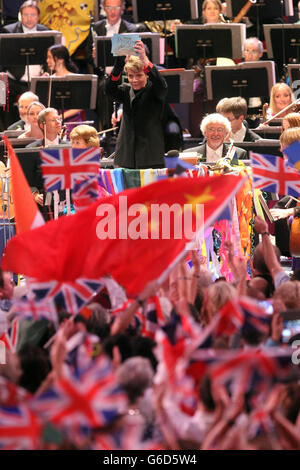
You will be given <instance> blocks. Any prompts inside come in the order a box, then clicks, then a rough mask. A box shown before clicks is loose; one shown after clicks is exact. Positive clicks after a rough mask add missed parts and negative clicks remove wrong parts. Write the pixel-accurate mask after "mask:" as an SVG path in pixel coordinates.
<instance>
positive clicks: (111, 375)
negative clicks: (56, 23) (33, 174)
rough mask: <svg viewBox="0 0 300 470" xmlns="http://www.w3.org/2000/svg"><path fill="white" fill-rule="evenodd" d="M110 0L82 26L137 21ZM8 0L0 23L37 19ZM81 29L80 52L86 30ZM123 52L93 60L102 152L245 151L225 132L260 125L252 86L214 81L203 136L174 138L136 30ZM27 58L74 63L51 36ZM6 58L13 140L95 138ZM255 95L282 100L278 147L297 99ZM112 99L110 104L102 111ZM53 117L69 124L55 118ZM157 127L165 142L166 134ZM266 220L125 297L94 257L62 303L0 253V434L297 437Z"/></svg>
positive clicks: (12, 443)
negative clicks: (218, 268) (246, 244)
mask: <svg viewBox="0 0 300 470" xmlns="http://www.w3.org/2000/svg"><path fill="white" fill-rule="evenodd" d="M295 4H296V2H295ZM124 7H125V5H124V2H123V1H122V0H103V3H102V8H103V13H104V14H105V15H106V17H105V18H104V19H101V20H100V21H98V22H96V23H95V25H94V31H95V32H96V33H97V35H102V36H105V35H106V36H109V37H111V36H112V35H113V34H115V33H125V32H142V31H146V30H147V27H148V28H149V22H145V23H144V24H138V25H135V24H133V23H130V22H129V21H127V20H124V19H122V13H123V10H124ZM201 10H202V22H203V23H204V24H207V23H212V24H213V23H219V22H224V21H227V20H226V18H227V17H226V4H225V2H221V1H220V0H204V1H203V2H202V3H201ZM20 15H21V20H20V21H18V23H17V24H12V25H8V26H4V28H3V31H4V32H5V33H8V34H9V33H13V32H24V33H26V32H28V31H44V30H47V28H46V27H45V26H43V25H40V24H39V7H38V3H37V2H35V1H34V0H26V1H25V2H24V3H23V4H22V5H21V7H20ZM250 19H251V18H250ZM275 20H276V21H277V20H278V21H281V19H280V18H279V19H278V18H277V19H274V21H275ZM245 21H250V20H249V18H248V19H247V20H245ZM282 21H283V19H282ZM178 23H180V19H178V20H177V21H176V22H174V23H172V24H171V25H170V28H175V27H176V24H178ZM147 25H148V26H147ZM260 39H263V38H262V37H260ZM260 39H259V38H257V37H253V36H251V37H248V39H247V40H246V41H245V43H244V44H243V57H244V59H245V61H246V62H251V61H258V60H260V59H261V58H262V56H263V48H264V45H263V42H262V41H261V40H260ZM87 45H88V46H87V47H89V48H90V49H89V50H90V54H91V56H92V55H94V56H95V51H93V44H92V35H91V37H89V39H88V41H87ZM134 52H135V55H130V56H126V57H123V56H122V57H117V58H116V60H115V63H114V66H113V67H112V68H110V69H109V68H108V67H107V68H106V70H104V69H101V70H97V73H98V75H99V86H98V98H97V108H96V114H97V116H98V118H99V129H101V130H105V129H108V128H110V127H111V126H112V125H116V124H118V123H119V122H120V130H119V134H118V137H117V141H116V146H115V153H114V164H115V167H117V168H118V167H119V168H125V169H129V170H146V169H159V168H164V165H165V161H164V154H165V152H166V151H168V150H170V149H173V150H178V151H179V150H182V151H183V156H184V155H185V154H186V155H187V153H190V152H193V153H196V154H197V156H198V159H199V158H200V161H201V162H202V164H206V163H207V164H208V168H211V169H216V167H217V169H219V171H220V172H221V173H223V171H224V173H227V172H231V171H235V170H236V171H237V172H238V170H237V169H238V168H239V162H240V161H245V160H246V159H247V152H246V150H244V149H243V148H240V147H239V145H238V144H239V143H240V144H241V143H243V142H248V143H249V142H250V143H253V144H255V143H256V142H258V141H259V140H260V139H261V136H260V133H259V131H260V129H258V130H257V133H256V132H255V129H252V128H251V119H247V118H248V116H249V110H250V109H255V108H257V107H262V106H263V104H264V101H265V97H252V98H249V99H248V101H247V100H246V99H244V98H243V97H241V96H235V97H223V98H222V99H221V100H219V101H218V102H217V103H215V109H213V111H214V112H211V113H209V114H207V115H206V116H201V118H200V119H199V122H198V123H197V125H198V126H199V127H200V130H201V135H202V136H203V141H202V142H201V143H200V144H199V145H197V146H196V147H191V148H185V149H184V146H183V140H182V126H181V123H180V120H179V119H178V116H176V115H175V114H172V110H171V111H170V110H169V108H168V106H169V105H168V104H167V103H166V95H167V90H168V87H167V84H166V81H165V79H164V78H163V76H162V75H161V74H160V73H159V67H158V66H157V65H156V64H153V63H152V62H151V61H150V59H149V51H148V50H147V48H146V47H145V44H144V43H143V42H142V41H140V40H138V41H137V42H136V43H135V46H134ZM32 67H35V68H34V69H32ZM37 67H38V69H37ZM30 68H31V70H30V76H33V75H43V76H51V77H66V76H68V75H70V74H77V73H78V71H79V70H78V68H77V66H76V65H75V64H74V63H73V61H72V57H70V54H69V51H68V49H67V47H65V46H64V45H54V46H51V47H50V48H49V49H48V50H47V51H45V65H44V68H42V66H41V67H40V66H30ZM8 73H9V75H8V76H9V78H8V87H9V90H10V93H9V105H10V107H9V110H10V111H9V112H8V110H3V111H2V122H3V126H4V127H5V129H6V128H7V129H8V130H10V131H20V134H19V135H18V140H22V139H32V142H31V143H29V144H28V145H27V148H45V147H60V146H67V147H70V146H71V147H72V148H74V149H87V148H99V149H100V139H99V135H98V128H97V125H96V124H95V126H90V125H87V124H86V123H85V122H84V121H85V117H84V110H82V109H68V110H64V113H63V115H62V113H61V111H62V110H57V109H55V108H53V107H50V106H45V105H44V104H42V103H41V102H40V100H39V97H38V96H37V95H36V94H34V93H32V92H31V91H28V90H27V85H28V83H26V80H27V78H28V75H27V73H25V67H16V68H14V69H10V70H9V71H8ZM124 75H125V76H126V78H127V81H128V83H127V82H126V83H124V80H123V78H124ZM195 83H196V81H195ZM198 85H199V83H198ZM220 86H221V85H220ZM268 101H269V104H268V106H266V107H265V114H266V119H270V118H271V117H273V116H275V115H277V114H278V113H280V112H281V111H282V113H281V115H280V117H281V118H282V133H281V136H280V145H281V152H282V154H283V158H286V156H285V150H286V149H287V147H288V146H290V145H291V144H293V143H295V142H300V117H299V114H298V113H295V112H291V109H290V108H288V109H286V108H287V107H288V106H289V105H290V104H291V103H292V102H293V101H294V98H293V93H292V89H291V87H290V86H289V85H288V84H287V83H285V82H282V81H281V82H278V83H276V84H275V85H274V86H273V87H272V90H271V92H270V97H269V100H268ZM113 102H117V103H118V105H119V110H115V111H113ZM16 103H17V109H18V113H19V116H17V115H16V114H15V112H14V111H15V110H14V104H16ZM68 121H70V122H72V123H74V121H75V122H76V124H75V125H73V124H72V125H71V126H69V127H68ZM81 122H82V124H80V123H81ZM78 124H79V125H78ZM64 125H67V132H66V136H64V135H63V132H62V131H63V127H64ZM170 136H171V137H170ZM174 136H175V137H174ZM168 138H169V139H170V142H172V144H174V142H176V145H175V147H168V146H167V145H166V141H167V139H168ZM266 145H267V144H266ZM187 147H188V146H187ZM262 148H263V147H262ZM262 153H263V152H262ZM177 155H178V152H177ZM224 162H226V165H225V166H226V168H225V167H224ZM1 163H2V162H1ZM2 165H3V164H2ZM3 166H4V165H3ZM224 168H225V170H224ZM0 169H1V171H2V170H3V171H5V170H4V169H2V166H1V167H0ZM94 176H95V178H97V175H94ZM174 179H175V178H174ZM77 189H78V188H77ZM81 189H82V188H81V187H80V188H79V190H81ZM32 194H33V198H34V200H35V201H36V203H37V204H38V205H39V206H43V205H45V203H46V202H45V200H46V198H45V194H44V191H43V190H42V188H38V189H37V188H32ZM74 195H75V211H78V212H79V211H80V210H81V209H82V207H81V206H80V205H78V206H76V191H74ZM106 195H107V194H106ZM106 195H105V196H106ZM108 196H109V195H108ZM287 196H288V195H286V194H281V195H280V197H285V198H287ZM97 197H98V202H99V204H101V202H102V200H104V201H105V197H104V195H103V193H100V191H99V193H98V196H97ZM224 197H225V195H224ZM102 198H103V199H102ZM91 200H92V199H91ZM282 201H283V199H282V200H281V201H279V202H278V203H277V207H276V206H275V207H274V208H272V209H271V214H272V216H273V218H274V220H275V221H276V222H275V223H277V221H282V220H284V221H285V222H284V224H285V227H284V230H286V231H287V232H288V230H289V225H288V223H286V221H287V220H288V218H290V217H294V218H298V217H300V209H299V207H297V206H296V207H291V204H289V205H288V207H286V206H287V204H286V200H285V199H284V202H282ZM281 202H282V203H281ZM85 203H86V204H89V203H87V202H86V201H85ZM292 206H295V203H294V202H293V203H292ZM239 215H240V216H241V214H239ZM44 217H45V219H46V220H47V219H48V218H49V217H47V216H46V215H45V214H44ZM69 217H72V215H71V216H69ZM3 221H4V219H3ZM54 223H55V221H54V222H51V224H54ZM46 225H47V223H46ZM280 230H281V229H280ZM270 232H271V228H270V225H269V224H268V223H267V222H266V221H265V220H264V219H263V218H262V217H260V216H259V215H256V216H253V235H254V236H253V239H254V245H255V246H254V247H253V250H252V253H251V259H250V260H249V259H247V258H246V257H244V256H242V255H241V253H240V252H241V250H240V249H239V247H238V246H235V244H234V242H233V241H231V240H229V238H228V237H227V238H226V240H225V241H224V240H223V241H222V243H223V245H222V246H224V250H223V252H222V256H221V254H220V243H218V240H217V237H218V235H217V233H214V235H213V238H214V243H215V244H214V247H213V251H214V253H215V256H217V257H219V258H221V257H223V258H224V259H223V262H224V263H226V266H227V267H228V271H227V272H226V275H224V276H222V275H221V274H220V275H218V276H216V275H215V272H213V271H212V269H211V259H209V253H208V252H206V254H205V253H204V252H203V249H201V248H200V247H199V246H197V249H196V248H195V249H194V250H191V251H187V252H186V253H185V256H184V257H182V258H181V260H180V261H178V262H177V264H176V265H175V266H173V267H172V269H170V272H169V273H168V275H167V277H166V279H164V280H163V281H162V280H161V278H160V280H159V281H158V280H152V281H150V282H149V283H147V284H146V286H144V288H143V289H142V290H141V292H139V294H138V295H137V296H135V297H133V296H129V295H127V293H126V292H125V290H124V289H123V287H122V286H121V285H119V284H118V283H117V282H116V281H115V280H114V279H113V278H112V277H111V275H110V273H107V275H106V276H105V277H104V278H103V279H101V283H102V287H101V289H100V290H99V291H98V293H97V294H93V295H91V298H90V300H89V301H88V303H87V304H86V305H85V306H84V307H83V308H80V309H78V312H77V314H76V315H72V314H71V312H69V311H67V309H65V308H63V307H62V304H60V303H59V301H58V300H57V299H56V304H55V308H54V310H53V308H52V306H51V307H50V305H49V304H47V299H46V302H42V303H40V304H39V303H37V302H36V298H33V297H32V295H33V291H34V289H33V290H32V287H31V284H30V283H31V282H33V281H32V280H30V279H27V280H26V282H25V279H24V278H23V277H22V280H21V282H20V276H19V283H18V285H16V282H15V277H16V274H22V273H11V272H8V271H4V270H1V269H0V449H30V450H40V449H43V450H65V449H67V450H83V449H91V450H153V449H157V450H187V449H193V450H194V449H195V450H200V449H201V450H299V449H300V414H299V412H300V382H299V380H300V375H299V368H298V363H299V360H298V358H297V349H295V345H297V344H298V342H299V334H300V313H299V312H300V274H299V273H300V271H299V270H298V269H297V268H298V267H299V268H300V266H298V261H299V258H295V259H294V260H293V265H292V275H291V276H290V275H289V274H288V273H287V272H286V270H285V269H284V268H283V267H282V264H281V261H282V253H281V252H280V249H281V251H282V252H288V251H289V249H288V247H287V246H282V245H281V246H280V241H279V238H280V237H278V240H277V241H278V243H277V244H278V245H279V246H280V249H279V248H278V247H277V246H275V245H274V244H273V243H272V236H271V233H270ZM74 235H75V234H74ZM249 237H250V230H249ZM52 243H53V246H54V245H55V240H52V241H51V246H50V245H49V256H51V253H52ZM82 243H83V244H84V243H85V241H84V240H82ZM284 243H286V242H284ZM282 248H283V249H282ZM37 249H38V247H37ZM53 252H54V251H53ZM288 255H289V256H290V254H289V253H288ZM4 256H5V255H4ZM153 261H154V262H159V260H158V261H157V260H153ZM137 263H141V264H143V260H142V259H140V260H137ZM61 274H62V277H63V276H64V274H66V273H61ZM46 280H47V281H49V282H51V281H53V280H52V279H43V281H46ZM90 281H91V280H90ZM92 281H93V282H94V281H95V279H93V280H92ZM59 282H60V283H62V284H63V283H64V279H62V278H61V279H60V280H59ZM74 284H75V283H74ZM50 287H51V286H50ZM75 287H76V286H75ZM43 288H44V289H45V286H44V284H43ZM47 288H49V286H47ZM51 288H52V287H51ZM83 288H84V287H83V285H81V286H80V289H82V290H83ZM75 297H76V296H75ZM25 305H26V308H27V310H26V309H25ZM28 309H29V310H28ZM3 345H4V348H5V355H4V356H5V360H3V349H1V347H2V346H3ZM13 409H14V410H15V411H14V414H12V410H13ZM16 410H17V411H16ZM28 416H30V420H31V421H30V423H31V424H29V418H28V424H27V426H25V427H24V432H23V434H21V432H20V433H18V434H16V435H14V433H13V432H12V428H13V427H14V426H16V421H14V420H15V419H17V418H20V419H21V418H24V417H28ZM1 428H2V429H1ZM22 429H23V428H22ZM5 430H7V432H5ZM26 430H27V431H26Z"/></svg>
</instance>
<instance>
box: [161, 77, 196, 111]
mask: <svg viewBox="0 0 300 470" xmlns="http://www.w3.org/2000/svg"><path fill="white" fill-rule="evenodd" d="M159 72H160V73H161V74H162V76H163V77H164V79H165V80H166V82H167V84H168V94H167V102H168V103H192V102H193V101H194V90H193V85H194V77H195V73H194V71H193V70H176V69H174V70H160V71H159Z"/></svg>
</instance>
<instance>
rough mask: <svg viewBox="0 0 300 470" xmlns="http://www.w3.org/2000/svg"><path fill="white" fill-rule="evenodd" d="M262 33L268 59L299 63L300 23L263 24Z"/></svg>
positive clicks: (283, 63)
mask: <svg viewBox="0 0 300 470" xmlns="http://www.w3.org/2000/svg"><path fill="white" fill-rule="evenodd" d="M264 35H265V39H266V46H267V53H268V58H269V59H274V60H276V62H278V63H279V64H280V65H281V66H282V65H287V64H288V63H291V62H296V63H300V24H267V25H265V24H264Z"/></svg>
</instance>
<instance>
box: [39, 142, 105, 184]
mask: <svg viewBox="0 0 300 470" xmlns="http://www.w3.org/2000/svg"><path fill="white" fill-rule="evenodd" d="M40 158H41V166H42V172H43V177H44V188H45V191H55V190H61V189H69V188H70V189H72V188H74V186H75V180H78V179H80V178H83V179H86V178H87V177H91V178H92V177H95V176H97V175H98V171H99V167H100V152H99V149H98V148H94V147H92V148H89V149H70V148H63V147H62V148H61V149H52V150H51V149H49V150H47V149H43V150H41V152H40Z"/></svg>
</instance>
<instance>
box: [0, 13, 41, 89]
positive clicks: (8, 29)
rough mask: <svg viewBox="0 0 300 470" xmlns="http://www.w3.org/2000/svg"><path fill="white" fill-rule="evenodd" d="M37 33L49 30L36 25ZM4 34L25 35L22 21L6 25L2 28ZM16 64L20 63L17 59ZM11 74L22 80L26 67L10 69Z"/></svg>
mask: <svg viewBox="0 0 300 470" xmlns="http://www.w3.org/2000/svg"><path fill="white" fill-rule="evenodd" d="M36 29H37V31H49V29H48V28H47V27H46V26H44V25H43V24H37V25H36ZM1 32H2V33H8V34H11V33H24V30H23V25H22V23H21V21H17V22H16V23H12V24H9V25H6V26H4V27H3V28H2V31H1ZM16 63H18V58H17V57H16ZM8 70H9V72H10V73H11V74H12V75H13V76H14V77H15V78H16V80H20V78H21V77H22V76H23V75H24V73H25V66H16V67H10V68H9V69H8Z"/></svg>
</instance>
